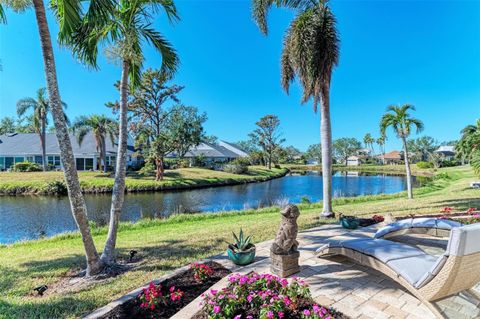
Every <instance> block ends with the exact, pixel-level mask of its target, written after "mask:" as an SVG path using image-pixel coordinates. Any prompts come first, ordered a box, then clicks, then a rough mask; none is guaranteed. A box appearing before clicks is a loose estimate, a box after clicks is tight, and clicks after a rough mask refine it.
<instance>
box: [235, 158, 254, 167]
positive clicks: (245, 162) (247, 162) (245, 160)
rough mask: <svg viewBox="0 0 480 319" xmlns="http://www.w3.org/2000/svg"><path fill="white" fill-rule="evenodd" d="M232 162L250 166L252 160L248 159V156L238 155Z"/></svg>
mask: <svg viewBox="0 0 480 319" xmlns="http://www.w3.org/2000/svg"><path fill="white" fill-rule="evenodd" d="M230 164H235V165H243V166H249V165H250V160H249V159H248V157H237V158H236V159H234V160H233V161H231V162H230Z"/></svg>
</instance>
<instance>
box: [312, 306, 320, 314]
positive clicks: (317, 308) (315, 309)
mask: <svg viewBox="0 0 480 319" xmlns="http://www.w3.org/2000/svg"><path fill="white" fill-rule="evenodd" d="M312 309H313V312H315V313H318V312H319V311H320V307H319V306H318V305H313V306H312Z"/></svg>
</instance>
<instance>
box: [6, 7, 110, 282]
mask: <svg viewBox="0 0 480 319" xmlns="http://www.w3.org/2000/svg"><path fill="white" fill-rule="evenodd" d="M32 3H33V7H34V11H35V17H36V22H37V28H38V31H39V35H40V42H41V48H42V56H43V62H44V70H45V76H46V80H47V90H48V96H49V100H50V107H51V113H52V117H53V122H54V124H55V129H56V130H55V131H56V136H57V140H58V145H59V147H60V158H61V161H62V165H63V172H64V175H65V181H66V184H67V190H68V197H69V200H70V206H71V209H72V214H73V217H74V219H75V222H76V223H77V226H78V229H79V231H80V234H81V236H82V242H83V246H84V249H85V257H86V260H87V268H86V276H87V277H88V276H90V275H94V274H97V273H99V272H101V271H102V270H103V264H102V262H101V261H100V259H99V258H98V252H97V249H96V247H95V243H94V242H93V238H92V235H91V233H90V227H89V226H88V219H87V210H86V206H85V200H84V198H83V194H82V190H81V188H80V182H79V180H78V174H77V169H76V166H75V159H74V157H73V151H72V145H71V141H70V138H69V134H68V127H67V122H66V120H65V117H64V112H63V108H62V101H61V99H60V92H59V89H58V81H57V72H56V67H55V58H54V55H53V48H52V39H51V36H50V30H49V28H48V23H47V17H46V13H45V7H44V4H43V1H42V0H33V1H32V2H30V1H9V2H7V4H8V5H10V6H11V7H12V9H13V10H14V11H16V12H23V11H25V10H26V9H28V8H29V7H30V6H31V5H32ZM82 7H83V6H80V2H78V1H71V0H58V1H56V2H54V3H53V5H52V9H53V10H54V12H55V14H56V18H57V20H58V21H59V22H60V31H59V34H58V36H59V39H60V40H64V39H65V38H67V37H68V34H70V33H71V32H72V30H76V29H78V27H79V23H80V15H81V13H82ZM59 9H60V10H59ZM110 9H111V2H110V1H109V0H100V1H97V2H96V3H95V5H94V6H88V10H87V11H86V13H85V15H86V16H88V17H89V18H90V21H97V22H101V21H105V20H108V19H109V14H108V12H110ZM5 21H6V19H5V13H4V11H3V8H2V7H1V5H0V22H5Z"/></svg>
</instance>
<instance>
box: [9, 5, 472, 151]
mask: <svg viewBox="0 0 480 319" xmlns="http://www.w3.org/2000/svg"><path fill="white" fill-rule="evenodd" d="M176 3H177V7H178V10H179V13H180V16H181V21H180V22H179V23H177V24H176V25H174V26H171V25H169V24H168V23H166V21H165V20H166V19H165V17H164V16H163V17H162V16H159V18H158V21H157V22H156V27H157V28H158V29H159V30H160V31H161V32H162V33H164V34H165V35H166V37H167V38H168V39H169V40H170V41H171V43H172V44H173V45H174V46H175V48H176V49H177V51H178V53H179V55H180V58H181V67H180V69H179V72H178V74H177V76H176V78H175V80H174V82H175V83H177V84H181V85H185V86H186V88H185V90H184V91H183V94H182V95H181V99H182V102H183V103H185V104H188V105H194V106H197V107H198V108H199V109H200V110H202V111H205V112H207V114H208V121H207V123H206V125H205V127H206V130H207V133H208V134H214V135H216V136H218V137H220V138H222V139H225V140H229V141H237V140H242V139H245V138H246V136H247V134H248V133H249V132H250V131H251V130H253V128H254V123H255V121H256V120H257V119H259V118H260V117H261V116H263V115H266V114H277V115H278V116H279V117H280V120H281V122H282V130H283V133H284V136H285V138H286V139H287V142H286V144H292V145H295V146H296V147H298V148H300V149H302V150H304V149H306V148H307V146H308V145H310V144H313V143H317V142H318V141H319V115H318V114H314V113H313V111H312V105H311V103H307V104H305V105H303V106H302V105H300V103H299V100H300V90H299V88H298V86H295V87H294V88H293V90H292V91H291V92H290V95H286V94H285V93H284V92H283V91H282V89H281V87H280V69H279V57H280V53H281V44H282V37H283V34H284V31H285V29H286V27H287V26H288V24H289V21H290V20H291V18H292V17H293V13H292V12H290V11H288V10H279V9H273V10H272V11H271V14H270V15H269V24H270V34H269V36H268V37H264V36H263V35H262V34H261V33H260V32H259V30H258V29H257V27H256V25H255V24H254V23H253V21H252V19H251V13H250V1H247V0H241V1H240V0H239V1H235V0H217V1H203V0H197V1H193V0H190V1H179V0H177V1H176ZM331 5H332V8H333V10H334V12H335V14H336V16H337V19H338V29H339V32H340V36H341V57H340V65H339V67H338V68H337V69H336V70H335V71H334V76H333V82H332V87H331V89H332V91H331V109H332V114H331V116H332V126H333V137H334V138H339V137H357V138H358V139H360V140H361V139H362V138H363V136H364V135H365V133H371V134H372V135H374V136H377V135H378V121H379V119H380V117H381V115H382V114H383V112H384V111H385V108H386V106H387V105H389V104H402V103H411V104H414V105H416V107H417V112H416V114H415V116H417V117H418V118H420V119H422V120H423V121H424V123H425V128H426V129H425V131H424V133H423V134H422V135H430V136H433V137H435V138H436V139H438V140H440V141H444V140H452V139H457V138H458V132H459V130H460V129H461V128H462V127H464V126H465V125H466V124H469V123H473V121H474V120H475V119H476V118H479V117H480V1H424V2H421V1H387V0H385V1H356V0H355V1H341V0H331ZM7 15H8V16H7V17H8V25H7V26H0V58H1V60H2V66H3V71H2V72H0V117H2V116H13V115H15V103H16V101H17V100H18V99H20V98H22V97H26V96H34V94H35V91H36V90H37V88H39V87H42V86H45V78H44V73H43V64H42V58H41V51H40V43H39V38H38V31H37V29H36V24H35V19H34V14H33V12H32V11H31V10H30V11H28V12H26V13H23V14H15V13H13V12H12V11H8V12H7ZM49 21H50V28H51V30H52V34H53V35H55V34H56V32H57V30H58V28H57V26H56V24H55V22H54V21H53V19H52V18H51V17H50V20H49ZM145 52H146V58H147V59H146V66H151V67H158V66H159V65H160V63H161V59H160V57H159V56H158V55H157V54H156V53H155V52H154V51H153V50H152V49H151V48H148V47H146V50H145ZM55 53H56V62H57V71H58V77H59V81H60V90H61V95H62V99H63V100H64V101H65V102H67V103H68V105H69V108H68V114H69V115H70V117H71V118H74V117H75V116H78V115H80V114H90V113H105V114H110V111H109V110H108V109H107V108H106V107H104V104H105V102H107V101H113V100H117V99H118V92H117V91H116V90H115V88H114V87H113V83H114V82H115V81H117V80H118V79H119V77H120V68H119V66H117V65H115V64H113V63H111V62H109V61H107V60H106V59H105V58H103V57H102V58H101V59H100V67H101V69H100V70H99V71H94V70H89V69H88V68H86V67H85V66H83V65H82V64H80V63H79V62H77V61H75V60H74V59H73V58H72V55H71V54H70V52H69V51H68V50H67V49H65V48H60V47H59V46H58V45H56V44H55ZM399 146H400V143H399V142H398V141H397V140H396V138H395V136H394V135H393V133H391V132H390V133H389V141H388V142H387V149H395V148H399Z"/></svg>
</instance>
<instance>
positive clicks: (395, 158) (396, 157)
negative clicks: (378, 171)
mask: <svg viewBox="0 0 480 319" xmlns="http://www.w3.org/2000/svg"><path fill="white" fill-rule="evenodd" d="M379 158H380V160H382V158H383V159H385V164H401V162H402V161H403V152H400V151H391V152H389V153H386V154H385V155H384V156H382V155H380V157H379Z"/></svg>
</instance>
